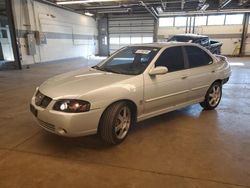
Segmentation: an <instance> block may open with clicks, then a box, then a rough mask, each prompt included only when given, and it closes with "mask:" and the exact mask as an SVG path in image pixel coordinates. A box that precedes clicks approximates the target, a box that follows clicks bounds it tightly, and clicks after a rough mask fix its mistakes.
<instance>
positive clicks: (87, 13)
mask: <svg viewBox="0 0 250 188" xmlns="http://www.w3.org/2000/svg"><path fill="white" fill-rule="evenodd" d="M84 14H85V15H86V16H94V14H92V13H90V12H85V13H84Z"/></svg>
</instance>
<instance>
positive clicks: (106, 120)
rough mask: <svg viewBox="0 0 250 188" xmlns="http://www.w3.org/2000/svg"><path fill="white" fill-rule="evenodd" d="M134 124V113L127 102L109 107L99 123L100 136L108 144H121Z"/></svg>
mask: <svg viewBox="0 0 250 188" xmlns="http://www.w3.org/2000/svg"><path fill="white" fill-rule="evenodd" d="M131 124H132V111H131V109H130V107H129V105H128V104H127V103H126V102H118V103H115V104H113V105H111V106H110V107H108V108H107V109H106V110H105V111H104V113H103V115H102V117H101V120H100V123H99V134H100V136H101V138H102V140H104V141H105V142H106V143H108V144H120V143H121V142H122V141H124V140H125V138H126V137H127V135H128V132H129V129H130V127H131Z"/></svg>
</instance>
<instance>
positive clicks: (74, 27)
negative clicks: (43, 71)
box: [13, 0, 97, 64]
mask: <svg viewBox="0 0 250 188" xmlns="http://www.w3.org/2000/svg"><path fill="white" fill-rule="evenodd" d="M13 9H14V10H13V12H14V20H15V25H16V32H17V37H18V40H19V42H20V47H21V53H22V59H23V61H22V64H32V63H38V62H45V61H54V60H60V59H67V58H76V57H88V56H90V55H95V54H96V50H97V47H96V45H97V23H96V21H95V20H94V19H93V18H91V17H88V16H84V15H80V14H76V13H73V12H70V11H67V10H64V9H60V8H57V7H54V6H51V5H46V4H43V3H39V2H36V1H33V0H13ZM35 31H38V32H36V33H35ZM27 33H31V34H34V36H35V41H36V42H35V54H34V55H28V54H29V53H28V43H27ZM37 34H40V36H41V38H40V37H38V36H39V35H37ZM39 39H45V40H41V41H40V40H39ZM40 42H42V43H40Z"/></svg>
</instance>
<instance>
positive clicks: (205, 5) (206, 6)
mask: <svg viewBox="0 0 250 188" xmlns="http://www.w3.org/2000/svg"><path fill="white" fill-rule="evenodd" d="M208 7H209V4H207V3H206V4H204V5H203V6H202V7H201V9H200V10H201V11H205V10H207V8H208Z"/></svg>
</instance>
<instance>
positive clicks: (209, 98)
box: [200, 82, 222, 110]
mask: <svg viewBox="0 0 250 188" xmlns="http://www.w3.org/2000/svg"><path fill="white" fill-rule="evenodd" d="M221 96H222V85H221V83H220V82H215V83H213V85H211V87H210V88H209V89H208V91H207V94H206V96H205V100H204V101H203V102H201V103H200V105H201V106H202V107H203V108H204V109H205V110H213V109H215V108H216V107H217V106H218V105H219V103H220V100H221Z"/></svg>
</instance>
